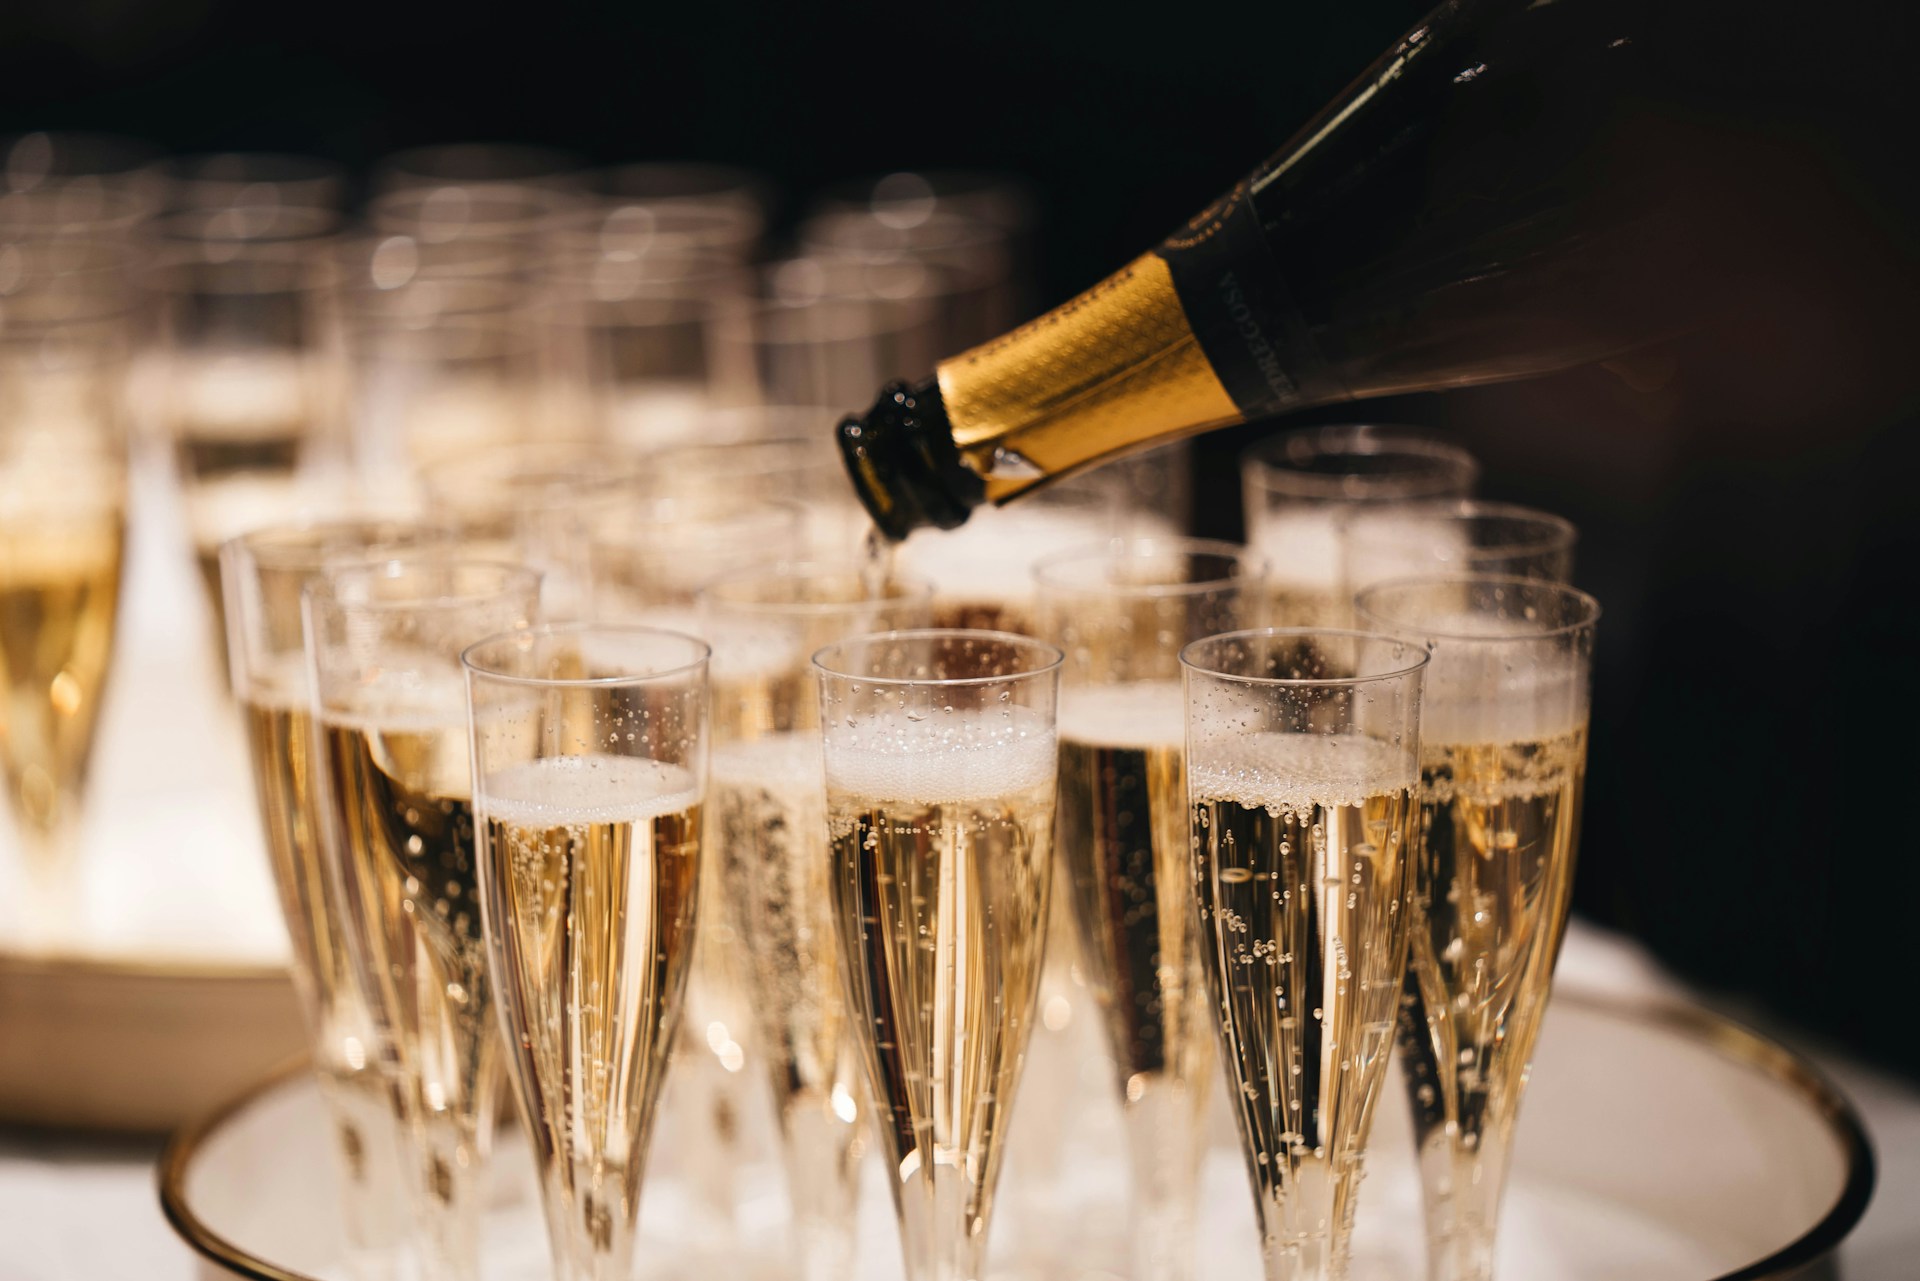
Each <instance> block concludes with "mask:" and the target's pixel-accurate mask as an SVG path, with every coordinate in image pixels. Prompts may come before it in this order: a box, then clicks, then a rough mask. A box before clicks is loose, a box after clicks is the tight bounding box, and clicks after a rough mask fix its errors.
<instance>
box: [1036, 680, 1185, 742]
mask: <svg viewBox="0 0 1920 1281" xmlns="http://www.w3.org/2000/svg"><path fill="white" fill-rule="evenodd" d="M1186 735H1187V731H1186V696H1185V692H1184V691H1183V690H1182V689H1181V687H1180V683H1179V682H1178V681H1134V682H1130V683H1128V684H1124V685H1095V686H1078V687H1069V688H1067V689H1063V690H1061V691H1060V737H1061V738H1063V739H1067V740H1069V741H1071V742H1075V743H1084V744H1086V745H1087V746H1089V747H1131V748H1141V749H1152V748H1165V747H1173V748H1178V747H1180V746H1182V745H1183V744H1184V743H1185V742H1186Z"/></svg>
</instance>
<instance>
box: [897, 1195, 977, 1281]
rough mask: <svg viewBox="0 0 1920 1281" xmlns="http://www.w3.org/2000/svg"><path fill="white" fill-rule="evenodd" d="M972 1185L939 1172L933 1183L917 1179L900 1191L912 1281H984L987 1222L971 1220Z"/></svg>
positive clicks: (902, 1239) (903, 1238)
mask: <svg viewBox="0 0 1920 1281" xmlns="http://www.w3.org/2000/svg"><path fill="white" fill-rule="evenodd" d="M969 1190H970V1189H969V1186H968V1184H967V1181H966V1180H965V1179H963V1178H962V1177H961V1176H960V1174H959V1173H958V1172H957V1171H954V1170H947V1171H945V1172H944V1175H943V1173H942V1172H941V1171H940V1170H938V1168H936V1170H935V1171H934V1177H933V1179H932V1180H931V1185H930V1186H929V1183H928V1182H925V1181H923V1180H922V1178H921V1176H920V1175H918V1174H916V1175H914V1176H913V1177H912V1178H911V1179H910V1180H909V1181H908V1182H907V1183H906V1184H904V1185H903V1186H902V1187H900V1188H899V1189H897V1191H898V1202H897V1204H898V1206H899V1210H900V1243H901V1247H902V1249H903V1250H904V1251H905V1254H906V1262H907V1267H906V1274H907V1281H980V1272H981V1267H980V1265H981V1263H982V1262H983V1258H982V1256H983V1254H984V1253H985V1247H986V1240H987V1235H986V1226H987V1225H986V1223H985V1221H984V1220H982V1221H979V1222H969V1221H968V1205H967V1203H968V1201H969V1200H970V1198H969V1196H968V1192H969Z"/></svg>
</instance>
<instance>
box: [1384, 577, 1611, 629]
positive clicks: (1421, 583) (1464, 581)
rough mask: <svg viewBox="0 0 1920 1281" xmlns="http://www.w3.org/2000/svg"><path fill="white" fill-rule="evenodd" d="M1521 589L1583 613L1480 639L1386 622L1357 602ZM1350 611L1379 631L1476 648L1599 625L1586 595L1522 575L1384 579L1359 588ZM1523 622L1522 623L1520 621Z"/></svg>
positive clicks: (1597, 604) (1596, 609)
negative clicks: (1435, 592)
mask: <svg viewBox="0 0 1920 1281" xmlns="http://www.w3.org/2000/svg"><path fill="white" fill-rule="evenodd" d="M1467 586H1488V587H1521V588H1525V589H1527V590H1529V591H1540V592H1545V593H1547V594H1549V595H1552V596H1556V597H1559V598H1561V599H1563V600H1570V601H1573V602H1574V603H1576V604H1577V605H1579V606H1580V608H1581V609H1582V610H1583V611H1584V613H1583V615H1582V617H1580V618H1579V619H1577V620H1576V621H1574V622H1570V623H1561V624H1558V625H1556V626H1552V627H1541V628H1540V629H1538V630H1536V631H1528V632H1522V633H1520V634H1518V635H1515V634H1513V633H1511V632H1508V633H1503V634H1501V635H1494V636H1488V635H1482V634H1479V633H1476V632H1451V631H1447V632H1443V631H1435V630H1433V629H1432V628H1430V627H1426V626H1424V625H1422V624H1419V623H1407V622H1401V621H1398V620H1396V619H1391V618H1387V617H1386V616H1385V615H1383V614H1381V613H1380V612H1379V611H1378V610H1373V609H1368V608H1367V607H1366V606H1364V605H1362V604H1361V602H1362V601H1363V600H1365V599H1366V598H1367V597H1370V596H1384V595H1385V594H1387V593H1388V592H1390V591H1394V590H1400V591H1406V590H1408V589H1410V588H1414V587H1429V588H1431V587H1467ZM1353 608H1354V610H1355V611H1356V612H1359V613H1364V614H1366V616H1367V617H1368V618H1369V619H1371V620H1373V621H1375V622H1377V623H1379V624H1380V625H1381V626H1383V627H1396V628H1401V629H1403V630H1404V631H1405V632H1406V633H1407V634H1409V635H1418V636H1425V637H1429V638H1432V639H1434V640H1445V641H1466V642H1471V643H1473V644H1477V645H1500V644H1511V643H1514V642H1517V641H1543V640H1553V639H1555V638H1557V637H1561V636H1569V635H1572V634H1573V633H1575V632H1583V631H1591V630H1593V628H1594V626H1595V625H1596V624H1598V623H1599V621H1600V613H1601V610H1600V602H1599V601H1598V600H1597V599H1595V598H1594V597H1593V596H1592V595H1591V594H1590V593H1588V592H1583V591H1581V590H1580V589H1579V588H1578V587H1575V586H1573V585H1572V584H1570V583H1556V582H1554V581H1553V580H1551V579H1546V578H1528V577H1527V576H1526V575H1525V574H1411V575H1407V576H1405V577H1401V578H1387V579H1382V580H1381V581H1380V582H1377V583H1372V584H1369V585H1368V586H1366V587H1363V588H1361V589H1360V590H1359V591H1358V592H1355V593H1354V596H1353ZM1520 621H1524V620H1520Z"/></svg>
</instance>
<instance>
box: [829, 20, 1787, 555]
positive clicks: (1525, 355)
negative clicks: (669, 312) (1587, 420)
mask: <svg viewBox="0 0 1920 1281" xmlns="http://www.w3.org/2000/svg"><path fill="white" fill-rule="evenodd" d="M1689 3H1690V0H1552V2H1551V3H1543V2H1542V0H1452V2H1450V3H1446V4H1443V5H1441V6H1440V7H1439V8H1437V9H1435V10H1434V11H1433V12H1432V13H1431V14H1429V15H1428V17H1427V18H1426V20H1425V21H1423V22H1422V23H1421V24H1420V25H1419V26H1417V27H1415V28H1414V29H1413V30H1412V31H1410V32H1408V33H1407V34H1406V35H1405V36H1403V37H1401V39H1400V40H1399V41H1398V42H1397V43H1396V44H1394V46H1393V47H1392V48H1390V49H1389V50H1388V51H1387V52H1386V53H1385V54H1384V55H1383V56H1382V57H1381V58H1380V59H1379V60H1378V61H1377V62H1375V63H1374V64H1373V65H1372V66H1371V67H1370V68H1368V69H1367V71H1366V72H1365V73H1364V74H1362V75H1361V76H1360V77H1359V79H1357V80H1356V81H1354V82H1353V84H1352V85H1350V86H1349V87H1348V88H1347V89H1346V90H1345V91H1344V92H1343V93H1342V94H1340V95H1339V96H1338V97H1337V98H1336V99H1335V100H1334V101H1333V102H1331V103H1329V104H1328V105H1327V106H1326V107H1325V108H1324V109H1322V110H1321V111H1320V113H1319V114H1318V115H1316V116H1315V117H1314V118H1313V119H1312V120H1310V121H1309V122H1308V123H1307V124H1306V125H1305V126H1304V127H1303V128H1301V129H1300V130H1299V132H1298V133H1296V134H1295V135H1294V136H1293V138H1292V139H1291V140H1290V141H1289V142H1288V143H1287V144H1286V145H1285V146H1284V147H1283V148H1282V149H1281V150H1280V151H1279V152H1278V153H1277V154H1276V155H1274V156H1273V157H1272V158H1270V159H1269V160H1267V161H1266V163H1264V164H1263V165H1261V166H1260V167H1259V168H1257V169H1256V170H1254V172H1253V173H1252V174H1251V175H1249V176H1248V177H1247V178H1246V179H1245V180H1243V181H1242V182H1240V183H1238V184H1237V185H1235V186H1234V187H1233V188H1232V189H1231V190H1230V191H1228V192H1227V193H1226V194H1225V195H1224V196H1222V197H1221V198H1220V199H1218V200H1216V201H1214V202H1213V203H1212V204H1211V205H1209V206H1207V207H1206V208H1205V209H1204V210H1202V211H1201V212H1200V213H1199V214H1197V215H1196V216H1195V217H1194V218H1192V219H1191V220H1190V221H1189V222H1187V223H1186V224H1185V225H1184V226H1182V227H1181V228H1179V229H1178V230H1177V231H1176V232H1175V233H1174V234H1173V235H1171V236H1169V237H1168V238H1167V239H1166V240H1165V241H1164V242H1163V243H1162V244H1160V245H1159V246H1158V247H1157V248H1156V249H1154V250H1153V251H1151V252H1149V253H1147V254H1145V255H1143V256H1141V257H1140V258H1137V259H1135V260H1134V261H1133V262H1131V263H1129V264H1127V265H1126V266H1125V267H1123V268H1122V269H1121V270H1120V271H1119V272H1117V273H1116V274H1114V275H1113V276H1111V277H1109V278H1108V279H1107V280H1105V281H1103V282H1101V283H1100V284H1098V285H1096V286H1094V287H1093V288H1092V289H1089V290H1088V291H1086V292H1085V293H1083V294H1081V295H1080V296H1079V297H1077V298H1074V299H1073V300H1071V301H1070V302H1067V303H1066V304H1064V305H1063V306H1061V307H1059V308H1057V309H1056V310H1054V311H1052V312H1049V313H1048V314H1046V315H1043V316H1041V317H1040V318H1038V319H1037V320H1034V321H1031V322H1029V323H1027V324H1025V325H1023V326H1021V327H1020V328H1018V329H1015V330H1013V331H1012V332H1010V333H1008V334H1006V335H1004V336H1002V337H1000V338H997V339H995V340H993V341H991V342H988V343H986V344H984V345H983V346H980V347H976V348H974V349H973V350H971V351H967V352H963V353H961V354H960V355H957V356H954V357H952V358H951V359H948V360H945V361H943V362H941V363H940V365H939V366H938V368H937V370H936V371H935V373H934V374H933V376H932V377H930V378H927V379H925V380H922V381H919V382H917V383H892V384H889V385H888V386H886V387H885V388H883V389H882V391H881V395H880V398H879V400H878V401H877V402H876V403H875V404H874V406H873V408H872V409H870V410H869V411H868V412H867V413H866V414H865V415H864V416H852V417H848V418H846V419H845V420H843V421H842V422H841V424H840V426H839V429H838V438H839V442H840V446H841V449H842V452H843V454H844V455H845V458H846V461H847V465H848V468H849V470H850V471H851V473H852V476H853V481H854V485H855V488H856V489H857V490H858V491H859V493H860V496H861V499H862V500H863V502H864V503H865V504H866V506H867V509H868V511H869V512H870V513H871V514H872V516H873V518H874V521H875V523H876V524H877V525H878V526H879V528H880V529H881V530H882V531H883V532H884V533H885V534H886V535H887V536H888V537H890V538H893V539H901V538H904V537H906V535H907V534H908V533H909V532H911V531H912V530H913V529H915V528H917V527H920V526H923V525H935V526H939V527H941V528H952V527H953V526H956V525H958V524H960V523H962V522H963V521H965V520H966V518H967V514H968V512H969V511H970V510H971V509H972V508H974V507H976V506H978V505H979V504H980V503H982V502H986V501H993V502H1005V501H1007V500H1008V499H1010V498H1013V497H1015V496H1017V495H1019V494H1021V493H1024V492H1026V491H1028V490H1030V489H1032V488H1033V487H1035V486H1037V485H1040V484H1043V483H1045V482H1046V481H1048V480H1051V479H1055V478H1057V477H1060V476H1062V475H1066V474H1069V473H1071V472H1073V471H1076V470H1079V469H1081V468H1084V467H1087V466H1089V465H1092V464H1094V463H1097V462H1099V461H1101V460H1103V459H1106V458H1110V457H1113V456H1115V455H1118V454H1121V453H1125V452H1128V451H1130V450H1133V449H1137V448H1141V447H1144V446H1147V445H1151V444H1158V443H1161V442H1164V441H1167V440H1170V439H1174V438H1177V437H1180V436H1184V435H1190V434H1193V433H1196V432H1200V431H1205V430H1208V429H1210V428H1213V427H1219V426H1224V425H1227V424H1230V423H1236V422H1240V421H1243V420H1246V419H1251V418H1259V417H1266V416H1269V415H1274V414H1280V413H1285V412H1287V411H1289V410H1292V409H1296V408H1301V407H1306V406H1311V405H1316V404H1327V403H1332V402H1336V401H1343V400H1349V399H1358V398H1364V397H1369V396H1381V395H1388V394H1393V393H1400V392H1409V391H1422V390H1437V389H1442V388H1447V387H1458V386H1466V385H1471V384H1475V383H1483V382H1491V381H1497V380H1504V379H1510V378H1518V377H1525V376H1528V375H1532V374H1539V373H1546V372H1550V371H1553V370H1556V369H1563V368H1567V367H1570V366H1573V365H1576V364H1581V363H1584V362H1587V361H1591V360H1596V359H1602V358H1606V357H1609V356H1614V355H1618V354H1620V353H1622V352H1625V351H1627V350H1630V349H1631V348H1632V347H1634V346H1636V345H1638V344H1641V343H1644V342H1647V341H1650V340H1653V339H1657V338H1661V337H1665V336H1668V335H1670V334H1672V333H1674V332H1676V331H1678V330H1679V329H1680V328H1682V327H1685V326H1687V325H1688V324H1690V323H1693V322H1695V321H1697V320H1698V319H1699V318H1700V317H1701V316H1702V314H1703V313H1702V310H1701V309H1702V308H1703V307H1705V306H1708V305H1710V304H1711V302H1712V300H1713V297H1714V290H1713V288H1712V286H1713V283H1714V282H1715V280H1716V279H1719V278H1721V277H1722V276H1724V275H1725V274H1726V273H1727V272H1728V271H1729V270H1730V264H1731V262H1732V261H1733V260H1735V259H1736V258H1737V256H1738V254H1739V253H1740V252H1741V251H1742V239H1741V232H1740V230H1739V224H1741V223H1742V222H1743V218H1742V216H1741V213H1740V212H1739V210H1740V208H1741V201H1742V200H1748V199H1752V198H1754V193H1753V192H1752V191H1750V190H1746V189H1747V188H1751V187H1753V186H1754V185H1755V183H1754V181H1751V180H1749V178H1748V176H1747V175H1746V174H1744V173H1743V172H1741V171H1740V166H1741V164H1742V163H1746V164H1747V167H1748V168H1753V167H1755V166H1753V165H1752V164H1751V161H1750V159H1749V160H1748V161H1746V162H1743V161H1741V160H1740V158H1739V157H1740V154H1741V153H1740V149H1739V147H1738V146H1737V145H1734V146H1723V145H1721V144H1722V143H1723V142H1725V141H1726V138H1725V131H1723V130H1720V129H1718V128H1717V127H1716V126H1715V125H1714V123H1713V117H1712V115H1711V113H1710V112H1708V111H1706V110H1703V109H1702V107H1701V100H1700V99H1698V95H1695V94H1694V93H1693V92H1692V88H1693V84H1692V82H1693V81H1694V80H1697V79H1712V78H1713V77H1710V76H1701V75H1699V74H1698V72H1699V71H1700V68H1701V65H1702V63H1703V54H1704V62H1705V64H1706V65H1709V66H1712V67H1714V68H1715V69H1716V70H1720V69H1722V68H1721V64H1722V63H1724V61H1725V59H1716V57H1715V55H1716V53H1717V52H1718V47H1717V46H1714V45H1712V44H1711V43H1709V44H1708V45H1707V46H1706V47H1705V48H1704V49H1703V46H1702V43H1701V39H1700V37H1701V36H1702V34H1703V33H1705V34H1706V35H1708V37H1709V39H1711V34H1712V33H1711V26H1712V24H1711V23H1703V22H1702V21H1701V16H1702V12H1701V10H1700V8H1699V6H1698V5H1697V4H1696V5H1694V7H1693V9H1692V10H1691V12H1689ZM1676 15H1677V16H1678V18H1679V19H1680V20H1679V21H1678V22H1676V21H1674V18H1675V17H1676ZM1718 87H1720V88H1724V87H1725V86H1724V85H1720V86H1718ZM1747 248H1748V249H1749V250H1750V249H1751V246H1750V245H1749V246H1747Z"/></svg>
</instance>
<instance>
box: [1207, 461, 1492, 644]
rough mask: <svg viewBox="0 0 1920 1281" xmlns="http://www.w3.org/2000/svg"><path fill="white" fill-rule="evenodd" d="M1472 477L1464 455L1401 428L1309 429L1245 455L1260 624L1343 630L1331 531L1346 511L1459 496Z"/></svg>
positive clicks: (1346, 598) (1337, 546)
mask: <svg viewBox="0 0 1920 1281" xmlns="http://www.w3.org/2000/svg"><path fill="white" fill-rule="evenodd" d="M1479 479H1480V464H1479V463H1477V462H1475V461H1474V458H1473V455H1471V454H1469V453H1467V451H1466V450H1464V449H1461V448H1460V447H1459V446H1457V445H1452V444H1449V443H1447V442H1446V441H1444V440H1441V439H1440V438H1439V437H1436V436H1432V435H1429V434H1427V433H1424V432H1421V431H1417V430H1415V429H1413V428H1410V427H1376V426H1343V427H1317V428H1312V429H1310V430H1306V431H1294V432H1288V433H1286V434H1284V435H1281V436H1276V437H1274V438H1273V439H1271V440H1268V441H1263V442H1262V443H1260V444H1258V445H1255V446H1254V447H1253V448H1251V449H1249V450H1248V451H1247V452H1246V454H1245V455H1244V456H1243V457H1242V458H1241V461H1240V482H1241V487H1242V490H1243V493H1244V502H1245V511H1246V523H1247V543H1248V545H1249V546H1251V547H1252V548H1253V549H1254V550H1255V551H1257V552H1259V553H1260V555H1262V556H1263V557H1265V558H1266V560H1267V563H1268V564H1269V565H1271V566H1273V574H1272V578H1271V582H1270V588H1271V591H1272V593H1273V612H1272V614H1271V616H1270V621H1272V622H1273V623H1275V624H1277V625H1279V626H1283V627H1344V626H1346V625H1348V623H1350V622H1351V620H1352V615H1353V610H1352V603H1353V598H1352V596H1351V595H1350V594H1349V593H1348V592H1347V591H1346V589H1345V586H1346V585H1345V582H1344V580H1343V573H1342V570H1343V566H1342V556H1341V532H1342V530H1343V529H1344V528H1345V526H1346V522H1347V521H1348V520H1349V519H1350V518H1351V517H1352V516H1353V515H1354V513H1356V512H1358V511H1360V510H1363V509H1366V508H1371V507H1374V506H1377V505H1381V504H1400V503H1409V502H1419V501H1423V500H1428V499H1444V498H1465V497H1467V496H1468V495H1470V494H1472V493H1473V490H1474V486H1475V485H1476V484H1478V483H1479Z"/></svg>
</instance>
